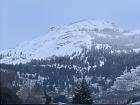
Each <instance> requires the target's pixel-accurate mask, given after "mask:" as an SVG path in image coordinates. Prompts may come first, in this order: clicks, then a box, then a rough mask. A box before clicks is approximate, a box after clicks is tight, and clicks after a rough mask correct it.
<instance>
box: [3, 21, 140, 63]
mask: <svg viewBox="0 0 140 105" xmlns="http://www.w3.org/2000/svg"><path fill="white" fill-rule="evenodd" d="M139 40H140V32H139V31H125V30H123V29H121V28H119V27H118V26H116V25H115V24H114V23H111V22H109V21H105V20H96V19H88V20H81V21H78V22H74V23H70V24H67V25H63V26H59V27H52V28H50V29H49V30H48V32H47V33H46V34H45V35H43V36H40V37H38V38H35V39H33V40H31V41H25V42H23V43H20V44H19V45H18V46H17V47H15V48H14V49H6V50H0V55H1V59H0V63H6V64H11V63H13V64H19V63H27V62H30V61H31V60H32V59H47V58H48V57H51V56H54V55H55V56H65V55H69V56H70V55H72V54H73V53H75V52H76V53H79V52H81V51H82V50H83V48H87V49H90V48H91V46H92V45H95V48H97V49H102V48H106V49H108V48H109V49H112V52H113V50H114V49H115V50H118V52H119V50H120V49H123V50H126V49H127V48H129V49H132V50H133V49H134V51H136V52H139V51H140V49H139V48H140V42H139ZM116 46H117V47H116ZM116 48H117V49H116Z"/></svg>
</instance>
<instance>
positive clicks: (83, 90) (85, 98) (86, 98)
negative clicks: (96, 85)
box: [72, 79, 92, 105]
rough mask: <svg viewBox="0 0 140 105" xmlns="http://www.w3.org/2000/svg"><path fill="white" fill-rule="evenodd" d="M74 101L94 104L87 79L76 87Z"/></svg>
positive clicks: (89, 104) (75, 102)
mask: <svg viewBox="0 0 140 105" xmlns="http://www.w3.org/2000/svg"><path fill="white" fill-rule="evenodd" d="M72 101H73V103H74V104H88V105H91V104H92V97H91V91H90V88H89V85H88V84H87V82H86V80H85V79H83V80H82V81H81V82H80V83H79V84H78V86H77V87H76V89H75V92H74V97H73V100H72Z"/></svg>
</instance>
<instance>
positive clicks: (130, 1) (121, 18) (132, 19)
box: [0, 0, 140, 48]
mask: <svg viewBox="0 0 140 105" xmlns="http://www.w3.org/2000/svg"><path fill="white" fill-rule="evenodd" d="M91 18H97V19H98V18H99V19H106V20H109V21H111V22H114V23H116V24H117V25H118V26H120V27H122V28H125V29H140V0H0V48H11V47H15V46H16V45H17V44H18V43H20V42H22V41H25V40H31V39H33V38H35V37H37V36H40V35H43V34H44V33H46V32H47V29H48V28H49V27H51V26H57V25H63V24H67V23H70V22H73V21H78V20H81V19H91Z"/></svg>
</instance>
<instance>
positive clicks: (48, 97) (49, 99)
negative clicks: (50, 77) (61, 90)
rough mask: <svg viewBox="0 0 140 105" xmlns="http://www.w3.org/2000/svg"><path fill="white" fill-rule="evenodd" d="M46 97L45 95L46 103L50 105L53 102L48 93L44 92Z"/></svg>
mask: <svg viewBox="0 0 140 105" xmlns="http://www.w3.org/2000/svg"><path fill="white" fill-rule="evenodd" d="M44 95H45V99H46V102H45V105H49V104H50V103H51V101H52V99H51V97H50V96H49V95H48V94H47V92H46V91H45V90H44Z"/></svg>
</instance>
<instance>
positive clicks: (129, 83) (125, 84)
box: [112, 66, 140, 91]
mask: <svg viewBox="0 0 140 105" xmlns="http://www.w3.org/2000/svg"><path fill="white" fill-rule="evenodd" d="M112 89H113V90H114V89H115V90H120V91H131V90H135V89H140V66H138V67H137V68H136V69H131V72H126V73H124V74H123V75H121V76H120V77H118V78H116V81H115V82H114V85H113V86H112Z"/></svg>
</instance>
